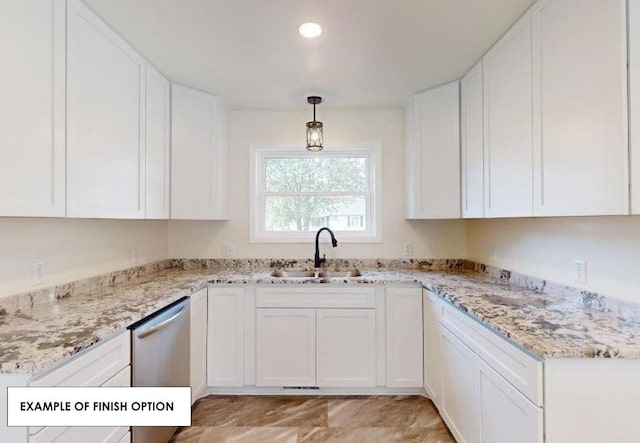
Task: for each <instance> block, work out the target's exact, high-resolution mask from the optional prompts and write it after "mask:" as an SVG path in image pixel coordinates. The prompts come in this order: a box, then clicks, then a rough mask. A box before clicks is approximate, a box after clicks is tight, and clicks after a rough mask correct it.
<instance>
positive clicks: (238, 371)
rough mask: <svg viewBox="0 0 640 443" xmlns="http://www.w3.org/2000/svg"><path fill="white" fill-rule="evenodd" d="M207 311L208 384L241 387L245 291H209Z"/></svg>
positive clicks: (220, 289)
mask: <svg viewBox="0 0 640 443" xmlns="http://www.w3.org/2000/svg"><path fill="white" fill-rule="evenodd" d="M207 311H208V316H207V325H208V327H207V384H208V385H209V386H242V385H243V383H244V382H243V380H244V289H242V288H226V287H212V288H210V289H209V296H208V306H207Z"/></svg>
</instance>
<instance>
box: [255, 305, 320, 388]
mask: <svg viewBox="0 0 640 443" xmlns="http://www.w3.org/2000/svg"><path fill="white" fill-rule="evenodd" d="M256 385H257V386H315V385H316V310H315V309H270V308H268V309H257V316H256Z"/></svg>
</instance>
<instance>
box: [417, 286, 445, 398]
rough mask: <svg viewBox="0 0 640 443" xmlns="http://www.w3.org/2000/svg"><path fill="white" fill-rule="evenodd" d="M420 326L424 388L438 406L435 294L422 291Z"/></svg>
mask: <svg viewBox="0 0 640 443" xmlns="http://www.w3.org/2000/svg"><path fill="white" fill-rule="evenodd" d="M422 292H423V297H422V310H423V315H422V327H423V330H424V351H423V355H424V356H423V358H424V364H423V370H424V390H425V391H426V393H427V395H428V396H429V397H430V398H431V401H433V403H434V404H435V405H436V407H437V408H440V404H441V397H442V345H441V341H440V335H441V332H440V329H441V326H440V317H441V315H440V312H439V309H440V304H439V303H438V301H437V300H436V296H435V295H434V294H432V293H430V292H429V291H427V290H426V289H425V290H423V291H422Z"/></svg>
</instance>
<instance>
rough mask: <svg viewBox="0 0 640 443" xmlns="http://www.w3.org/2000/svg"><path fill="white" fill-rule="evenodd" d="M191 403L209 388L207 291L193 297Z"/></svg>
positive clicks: (197, 293)
mask: <svg viewBox="0 0 640 443" xmlns="http://www.w3.org/2000/svg"><path fill="white" fill-rule="evenodd" d="M190 312H191V328H190V334H191V347H190V349H189V351H190V355H191V361H190V364H189V370H190V377H189V378H190V380H191V383H190V384H191V402H192V403H193V402H195V401H196V400H197V399H198V397H199V396H200V394H201V393H202V391H204V389H205V388H206V387H207V289H201V290H199V291H198V292H196V293H195V294H193V295H191V309H190Z"/></svg>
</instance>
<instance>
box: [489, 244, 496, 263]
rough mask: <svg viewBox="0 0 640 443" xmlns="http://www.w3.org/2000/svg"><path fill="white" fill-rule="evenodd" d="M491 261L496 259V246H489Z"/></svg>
mask: <svg viewBox="0 0 640 443" xmlns="http://www.w3.org/2000/svg"><path fill="white" fill-rule="evenodd" d="M489 261H496V247H495V246H493V245H491V246H489Z"/></svg>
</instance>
